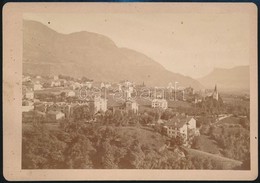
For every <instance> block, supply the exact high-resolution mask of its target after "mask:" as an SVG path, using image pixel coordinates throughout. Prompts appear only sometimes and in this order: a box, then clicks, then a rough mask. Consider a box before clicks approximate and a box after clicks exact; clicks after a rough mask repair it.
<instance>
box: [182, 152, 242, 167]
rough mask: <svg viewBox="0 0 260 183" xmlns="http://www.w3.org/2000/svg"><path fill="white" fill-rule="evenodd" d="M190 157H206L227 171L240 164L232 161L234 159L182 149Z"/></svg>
mask: <svg viewBox="0 0 260 183" xmlns="http://www.w3.org/2000/svg"><path fill="white" fill-rule="evenodd" d="M184 149H185V150H186V151H187V152H188V153H189V154H190V155H191V156H192V155H194V156H204V157H208V158H210V159H213V160H215V161H217V162H219V163H221V164H224V165H225V167H226V168H227V169H232V168H234V167H237V166H241V164H242V162H241V161H238V160H234V159H230V158H226V157H222V156H219V155H215V154H211V153H207V152H204V151H199V150H196V149H189V148H184Z"/></svg>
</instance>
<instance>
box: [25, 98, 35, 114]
mask: <svg viewBox="0 0 260 183" xmlns="http://www.w3.org/2000/svg"><path fill="white" fill-rule="evenodd" d="M32 110H34V105H33V102H32V101H30V100H23V101H22V112H29V111H32Z"/></svg>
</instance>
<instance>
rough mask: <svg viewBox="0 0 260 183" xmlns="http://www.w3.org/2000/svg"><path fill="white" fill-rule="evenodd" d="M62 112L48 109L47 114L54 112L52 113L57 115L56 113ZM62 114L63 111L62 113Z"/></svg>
mask: <svg viewBox="0 0 260 183" xmlns="http://www.w3.org/2000/svg"><path fill="white" fill-rule="evenodd" d="M60 113H62V112H60V111H48V114H54V115H57V114H60ZM62 114H63V113H62Z"/></svg>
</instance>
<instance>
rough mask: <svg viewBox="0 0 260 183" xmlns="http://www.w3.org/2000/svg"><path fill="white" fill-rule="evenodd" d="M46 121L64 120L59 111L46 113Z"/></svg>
mask: <svg viewBox="0 0 260 183" xmlns="http://www.w3.org/2000/svg"><path fill="white" fill-rule="evenodd" d="M46 117H47V121H52V122H55V121H58V120H61V119H64V118H65V114H64V113H62V112H61V111H48V112H47V114H46Z"/></svg>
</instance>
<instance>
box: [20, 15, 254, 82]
mask: <svg viewBox="0 0 260 183" xmlns="http://www.w3.org/2000/svg"><path fill="white" fill-rule="evenodd" d="M248 18H249V17H248V16H247V14H236V13H232V14H231V13H229V14H216V13H215V14H213V13H207V14H202V13H200V14H199V13H197V14H194V13H186V14H180V13H178V14H173V13H171V14H169V13H168V14H166V13H158V14H156V13H153V14H151V13H150V14H149V13H143V14H136V13H135V14H133V13H132V14H126V13H124V14H122V13H121V14H120V13H116V14H104V13H103V14H102V13H98V14H93V13H92V14H91V13H86V14H69V13H66V14H64V13H63V14H50V13H48V14H24V19H29V20H36V21H39V22H42V23H43V24H45V25H47V26H49V27H50V28H52V29H54V30H56V31H57V32H60V33H65V34H67V33H72V32H78V31H89V32H95V33H100V34H103V35H105V36H108V37H109V38H111V39H112V40H113V41H114V42H115V43H116V45H117V46H119V47H127V48H131V49H134V50H137V51H140V52H142V53H144V54H146V55H147V56H149V57H150V58H152V59H154V60H155V61H157V62H159V63H160V64H162V65H163V66H164V67H165V68H166V69H168V70H170V71H173V72H175V73H181V74H184V75H187V76H191V77H193V78H198V77H202V76H204V75H206V74H208V73H209V72H211V71H212V70H213V69H214V67H221V68H232V67H234V66H237V65H248V64H249V28H248V27H249V23H248V22H249V21H248Z"/></svg>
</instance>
